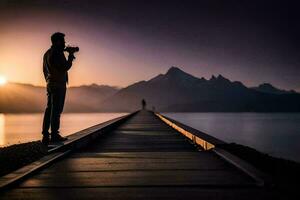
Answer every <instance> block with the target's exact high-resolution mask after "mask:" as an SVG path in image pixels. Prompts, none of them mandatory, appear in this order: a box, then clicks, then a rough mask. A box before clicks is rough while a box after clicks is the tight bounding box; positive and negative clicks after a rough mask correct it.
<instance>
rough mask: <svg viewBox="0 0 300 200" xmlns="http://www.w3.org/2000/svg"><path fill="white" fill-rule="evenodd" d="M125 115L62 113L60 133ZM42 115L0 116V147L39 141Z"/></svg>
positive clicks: (67, 133)
mask: <svg viewBox="0 0 300 200" xmlns="http://www.w3.org/2000/svg"><path fill="white" fill-rule="evenodd" d="M126 114H127V113H80V114H79V113H64V114H63V115H62V117H61V128H60V132H61V134H62V135H64V136H67V135H70V134H72V133H75V132H77V131H80V130H82V129H85V128H88V127H90V126H93V125H96V124H99V123H101V122H105V121H107V120H110V119H114V118H116V117H120V116H123V115H126ZM42 123H43V114H41V113H37V114H0V146H8V145H11V144H17V143H23V142H29V141H33V140H40V139H41V137H42V135H41V127H42Z"/></svg>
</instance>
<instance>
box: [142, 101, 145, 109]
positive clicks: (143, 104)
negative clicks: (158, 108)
mask: <svg viewBox="0 0 300 200" xmlns="http://www.w3.org/2000/svg"><path fill="white" fill-rule="evenodd" d="M142 108H143V110H145V109H146V101H145V99H143V100H142Z"/></svg>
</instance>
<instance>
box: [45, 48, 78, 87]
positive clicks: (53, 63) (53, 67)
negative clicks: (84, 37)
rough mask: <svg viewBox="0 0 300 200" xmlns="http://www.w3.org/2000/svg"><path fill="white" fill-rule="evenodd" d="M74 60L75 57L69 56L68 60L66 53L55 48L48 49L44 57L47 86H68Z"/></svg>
mask: <svg viewBox="0 0 300 200" xmlns="http://www.w3.org/2000/svg"><path fill="white" fill-rule="evenodd" d="M73 58H74V56H70V55H69V58H68V60H67V59H66V57H65V55H64V52H63V51H61V50H58V49H56V48H54V47H53V46H52V47H51V48H50V49H48V51H47V52H46V53H45V54H44V57H43V72H44V77H45V80H46V82H47V85H53V86H66V83H68V70H69V69H70V68H71V67H72V60H73Z"/></svg>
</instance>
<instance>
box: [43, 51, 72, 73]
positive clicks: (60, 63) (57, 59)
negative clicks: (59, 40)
mask: <svg viewBox="0 0 300 200" xmlns="http://www.w3.org/2000/svg"><path fill="white" fill-rule="evenodd" d="M74 58H75V57H74V54H69V56H68V60H66V57H65V55H64V53H62V52H61V53H60V52H52V54H51V55H50V56H49V64H50V65H51V66H52V67H53V68H55V69H56V70H58V71H68V70H69V69H70V68H71V67H72V62H73V60H74Z"/></svg>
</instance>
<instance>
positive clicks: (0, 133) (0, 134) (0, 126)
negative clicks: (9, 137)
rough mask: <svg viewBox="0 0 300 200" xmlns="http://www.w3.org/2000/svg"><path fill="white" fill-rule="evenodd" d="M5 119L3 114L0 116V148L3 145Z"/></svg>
mask: <svg viewBox="0 0 300 200" xmlns="http://www.w3.org/2000/svg"><path fill="white" fill-rule="evenodd" d="M4 126H5V117H4V114H0V146H3V145H4V144H5V134H4V133H5V129H4Z"/></svg>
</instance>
